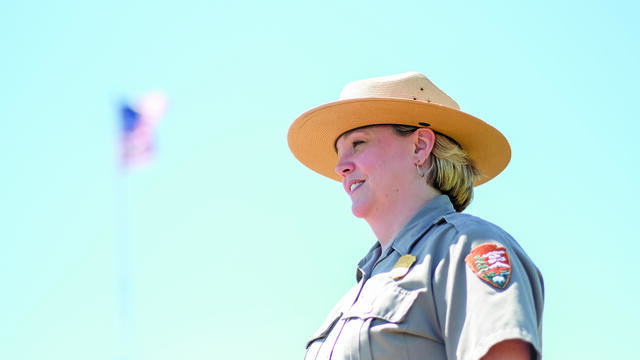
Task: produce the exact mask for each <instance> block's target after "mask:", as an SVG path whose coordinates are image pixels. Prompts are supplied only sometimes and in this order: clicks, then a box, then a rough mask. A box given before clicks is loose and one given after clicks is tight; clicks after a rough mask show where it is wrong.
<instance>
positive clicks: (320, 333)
mask: <svg viewBox="0 0 640 360" xmlns="http://www.w3.org/2000/svg"><path fill="white" fill-rule="evenodd" d="M342 314H343V313H342V312H337V313H334V314H333V315H330V316H328V317H327V319H326V320H325V321H324V323H323V324H322V326H320V328H319V329H318V330H317V331H316V332H315V333H314V334H313V335H312V336H311V338H310V339H309V341H307V346H306V347H307V348H309V345H311V343H312V342H314V341H316V340H319V339H322V338H325V337H327V335H329V333H330V332H331V329H333V327H334V326H335V324H336V323H337V322H338V320H340V318H341V317H342Z"/></svg>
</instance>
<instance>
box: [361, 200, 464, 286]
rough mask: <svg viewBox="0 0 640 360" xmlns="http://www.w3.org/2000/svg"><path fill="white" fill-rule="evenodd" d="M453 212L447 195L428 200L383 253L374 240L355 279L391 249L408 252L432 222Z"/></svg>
mask: <svg viewBox="0 0 640 360" xmlns="http://www.w3.org/2000/svg"><path fill="white" fill-rule="evenodd" d="M454 212H455V209H454V208H453V204H451V200H449V197H448V196H447V195H439V196H437V197H435V198H434V199H433V200H431V201H429V202H428V203H427V204H425V205H424V206H423V207H422V208H420V210H418V212H417V213H416V214H415V215H413V217H412V218H411V219H410V220H409V222H407V223H406V224H405V225H404V226H403V227H402V229H401V230H400V232H399V233H398V235H396V237H395V238H394V239H393V241H392V242H391V245H390V246H389V247H388V248H387V249H386V250H385V252H384V254H381V247H380V243H379V242H377V241H376V243H375V244H374V245H373V247H372V248H371V249H370V250H369V253H367V255H366V256H365V257H364V258H363V259H362V260H360V262H359V263H358V270H357V272H356V279H357V281H360V279H362V277H363V276H365V275H366V274H370V273H371V269H372V268H373V266H374V265H375V263H376V262H377V261H378V259H379V258H381V257H385V256H387V255H388V254H389V252H390V251H391V250H392V249H393V250H395V251H397V252H398V253H400V255H401V256H402V255H406V254H408V253H409V250H411V247H412V246H413V244H414V243H415V242H416V241H418V239H420V238H421V237H422V235H424V233H426V232H427V230H429V229H430V228H431V226H433V224H435V223H437V222H438V221H440V220H441V219H442V218H443V217H444V216H445V215H448V214H451V213H454Z"/></svg>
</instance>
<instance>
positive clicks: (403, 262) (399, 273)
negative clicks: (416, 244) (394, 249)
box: [390, 254, 416, 280]
mask: <svg viewBox="0 0 640 360" xmlns="http://www.w3.org/2000/svg"><path fill="white" fill-rule="evenodd" d="M415 262H416V257H415V256H413V255H411V254H407V255H402V257H400V259H398V262H397V263H396V264H395V265H393V269H391V271H390V273H391V277H392V278H393V280H400V279H402V278H403V277H404V276H405V275H407V273H408V272H409V269H411V266H413V264H414V263H415Z"/></svg>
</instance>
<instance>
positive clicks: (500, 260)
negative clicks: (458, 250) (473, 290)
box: [464, 243, 511, 289]
mask: <svg viewBox="0 0 640 360" xmlns="http://www.w3.org/2000/svg"><path fill="white" fill-rule="evenodd" d="M464 261H465V262H466V263H467V265H468V266H469V268H471V270H472V271H473V273H474V274H476V275H477V276H478V277H479V278H480V279H482V280H484V281H486V282H487V283H489V284H490V285H491V286H494V287H497V288H498V289H504V288H505V287H507V285H508V284H509V279H510V278H511V260H510V259H509V253H508V252H507V249H506V248H505V247H504V246H502V245H499V244H490V243H487V244H482V245H480V246H476V247H475V248H474V249H473V250H471V252H470V253H469V255H467V257H465V258H464Z"/></svg>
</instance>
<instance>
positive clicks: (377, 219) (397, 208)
mask: <svg viewBox="0 0 640 360" xmlns="http://www.w3.org/2000/svg"><path fill="white" fill-rule="evenodd" d="M438 195H440V192H439V191H438V190H435V189H433V188H431V187H429V188H428V191H426V192H423V193H422V194H421V196H417V197H413V198H410V199H407V200H406V201H402V202H396V203H395V204H393V205H392V206H386V207H385V208H384V209H382V210H383V211H377V212H374V213H373V214H371V215H370V216H368V217H366V218H365V220H366V221H367V223H369V226H370V227H371V230H373V232H374V234H376V237H377V238H378V242H379V243H380V246H382V251H384V250H385V249H386V248H387V247H389V245H391V242H392V241H393V239H394V238H395V237H396V235H398V233H399V232H400V230H402V228H403V227H404V226H405V225H406V224H407V222H409V220H411V218H412V217H413V216H414V215H415V214H416V213H417V212H418V210H420V209H421V208H422V207H423V206H424V205H426V204H427V203H428V202H430V201H431V200H433V199H434V198H435V197H436V196H438Z"/></svg>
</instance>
